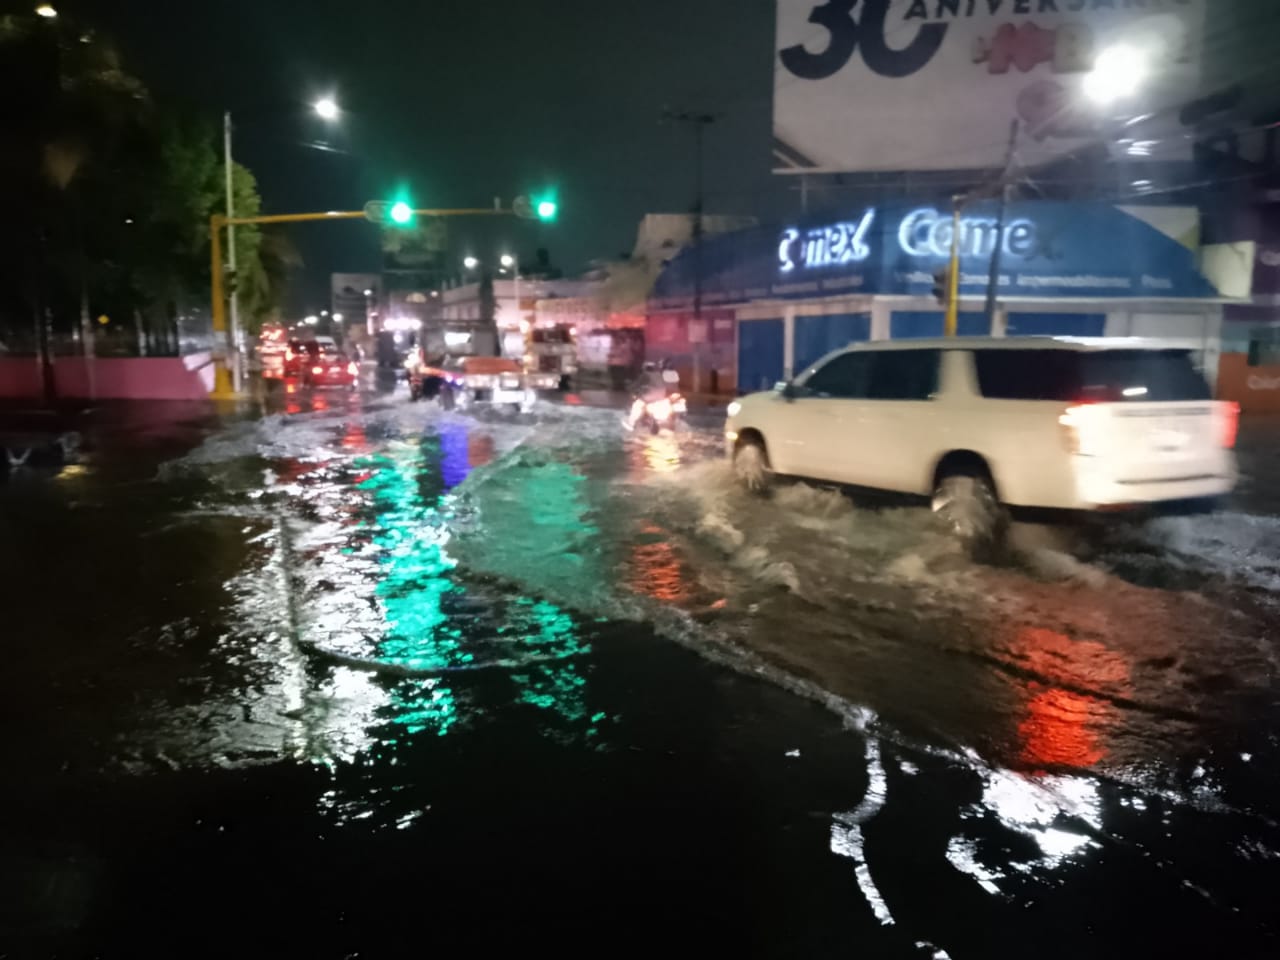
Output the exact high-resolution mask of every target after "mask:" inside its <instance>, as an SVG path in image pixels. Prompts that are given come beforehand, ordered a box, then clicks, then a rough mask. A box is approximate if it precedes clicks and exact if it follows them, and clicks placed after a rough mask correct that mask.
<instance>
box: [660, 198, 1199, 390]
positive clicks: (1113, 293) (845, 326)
mask: <svg viewBox="0 0 1280 960" xmlns="http://www.w3.org/2000/svg"><path fill="white" fill-rule="evenodd" d="M996 216H997V210H996V207H995V205H994V204H975V205H973V206H971V207H969V208H967V209H966V210H965V212H964V216H963V218H962V220H961V227H960V250H961V259H960V296H961V313H960V320H959V333H960V334H961V335H962V336H964V335H987V334H990V335H993V336H1032V335H1044V334H1054V335H1068V336H1147V337H1162V338H1165V339H1167V340H1169V341H1172V342H1176V343H1178V344H1186V345H1189V346H1192V347H1194V348H1195V349H1197V350H1198V351H1199V352H1200V354H1201V356H1202V359H1203V363H1204V365H1205V369H1206V371H1207V372H1209V373H1210V375H1211V376H1212V375H1213V373H1214V372H1216V369H1217V351H1218V349H1219V347H1218V344H1219V338H1220V331H1221V323H1222V308H1223V304H1224V302H1225V300H1224V298H1222V297H1221V296H1220V295H1219V293H1218V291H1217V289H1216V288H1215V287H1214V285H1213V284H1211V283H1210V282H1209V281H1208V280H1207V279H1206V278H1205V277H1204V276H1203V275H1202V274H1201V272H1200V269H1199V265H1198V259H1199V258H1198V254H1197V249H1196V247H1197V243H1198V217H1197V215H1196V212H1195V210H1194V209H1193V208H1173V207H1150V208H1132V207H1128V208H1120V207H1113V206H1108V205H1101V204H1099V205H1090V204H1069V203H1056V202H1027V203H1015V204H1011V205H1010V206H1009V208H1008V211H1007V213H1006V216H1005V225H1004V230H1003V231H1002V232H1001V234H1000V236H999V238H997V230H996ZM952 229H953V227H952V218H951V214H950V212H949V209H948V208H947V205H946V204H920V203H916V204H890V205H882V206H878V207H868V208H865V209H859V210H855V211H852V212H851V214H850V215H849V216H847V217H845V218H841V219H832V218H829V217H828V218H825V219H822V220H814V221H809V222H803V223H796V224H788V225H783V226H780V227H754V228H751V229H749V230H743V231H739V232H736V233H730V234H723V235H719V236H714V237H710V238H707V239H706V240H705V241H704V242H703V243H702V244H701V246H700V247H699V248H697V249H694V248H689V249H686V250H684V251H682V252H681V254H680V255H679V256H678V257H676V258H675V259H674V260H672V262H671V263H670V264H669V265H668V266H667V268H666V269H665V270H664V271H663V273H662V275H661V276H660V277H659V278H658V281H657V284H656V285H655V288H654V292H653V294H652V296H651V298H650V301H649V309H648V312H647V317H646V328H647V335H646V339H647V350H648V355H649V357H650V359H666V360H668V361H670V362H671V363H673V364H674V365H675V366H676V367H677V368H678V369H680V370H681V374H682V380H684V382H686V383H687V384H689V389H692V390H695V391H720V392H733V391H735V390H736V392H738V393H743V392H748V391H751V390H756V389H762V388H767V387H769V386H771V385H772V384H773V383H774V382H776V381H778V380H780V379H785V378H788V377H791V376H793V375H795V374H798V373H800V372H801V371H802V370H804V369H805V368H806V367H807V366H808V365H809V364H811V363H813V362H814V361H815V360H817V359H818V358H820V357H821V356H823V355H824V354H826V353H828V352H829V351H831V350H833V349H836V348H838V347H841V346H844V345H846V344H848V343H851V342H856V341H860V340H872V339H890V338H892V339H900V338H910V337H932V336H941V335H942V324H943V314H942V308H941V307H940V306H939V305H938V303H937V301H936V300H935V299H934V298H933V296H932V293H931V290H932V287H933V282H934V281H933V277H934V274H935V273H936V272H937V271H939V270H942V269H943V268H945V267H946V265H947V262H948V259H949V256H950V249H951V232H952ZM997 242H999V243H1000V260H1001V264H1000V282H999V295H998V296H999V306H998V309H997V310H996V314H995V317H994V319H993V322H992V323H991V324H990V325H989V324H988V321H987V318H986V315H985V313H984V311H983V303H984V299H985V295H986V288H987V278H988V273H989V267H990V263H991V254H992V250H993V248H994V246H995V244H996V243H997ZM699 277H700V281H701V282H700V287H701V291H700V292H701V309H700V310H699V311H696V313H695V310H694V301H695V297H696V295H697V292H698V286H699V284H698V283H697V282H696V281H697V280H698V279H699Z"/></svg>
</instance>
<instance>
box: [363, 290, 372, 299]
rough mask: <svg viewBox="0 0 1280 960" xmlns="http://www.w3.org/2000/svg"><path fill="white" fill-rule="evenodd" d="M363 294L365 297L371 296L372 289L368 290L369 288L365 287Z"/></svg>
mask: <svg viewBox="0 0 1280 960" xmlns="http://www.w3.org/2000/svg"><path fill="white" fill-rule="evenodd" d="M364 295H365V296H366V297H372V296H373V291H372V290H370V289H368V288H366V289H365V291H364Z"/></svg>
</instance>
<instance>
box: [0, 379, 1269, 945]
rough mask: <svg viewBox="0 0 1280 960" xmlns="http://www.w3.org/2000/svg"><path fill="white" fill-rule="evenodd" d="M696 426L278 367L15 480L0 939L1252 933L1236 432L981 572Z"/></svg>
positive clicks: (1251, 482)
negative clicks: (319, 386) (463, 407)
mask: <svg viewBox="0 0 1280 960" xmlns="http://www.w3.org/2000/svg"><path fill="white" fill-rule="evenodd" d="M721 423H722V418H720V419H717V417H716V416H715V415H714V414H713V413H707V414H703V415H701V416H700V417H695V418H694V423H693V425H692V426H691V427H690V428H689V429H688V430H687V431H684V432H681V433H678V434H676V435H670V434H663V435H660V436H654V437H650V436H636V435H632V434H629V433H627V432H626V431H625V430H624V429H623V428H622V426H621V424H620V416H619V412H618V411H617V410H614V409H608V408H603V407H598V406H590V405H587V404H573V403H563V404H560V403H557V404H543V405H542V406H540V407H539V409H537V410H536V411H535V412H533V413H531V414H508V413H501V412H496V411H478V412H471V413H466V414H463V413H456V412H445V411H442V410H440V409H438V408H437V407H436V406H435V405H433V404H409V403H408V402H407V400H406V398H405V397H404V395H403V393H402V392H401V393H396V394H386V393H376V392H372V391H367V392H360V393H351V394H348V393H346V392H342V393H333V394H317V395H315V396H311V395H309V394H306V393H303V394H291V395H287V396H282V397H275V398H273V400H272V402H271V403H270V404H269V405H267V406H266V407H264V408H263V409H261V410H259V411H257V412H256V413H253V414H252V415H250V414H247V413H245V414H242V415H237V416H235V417H231V416H228V417H227V418H226V419H224V420H221V421H219V420H216V419H213V418H208V417H203V416H200V415H198V414H197V413H195V412H187V413H181V412H174V411H170V412H169V414H168V415H167V417H160V418H158V419H157V420H156V421H155V422H153V423H151V424H147V425H139V424H138V423H136V422H133V421H128V422H119V423H113V424H112V425H111V426H110V427H101V428H100V429H98V430H97V431H89V432H87V433H86V441H87V442H86V446H85V453H84V455H83V458H82V462H81V463H78V464H75V465H73V466H71V467H68V468H65V469H63V470H62V471H61V472H52V471H39V470H31V471H26V472H23V473H15V474H14V475H13V476H11V477H10V478H9V480H8V482H7V483H5V484H3V485H0V535H2V542H3V551H0V583H2V584H3V585H4V597H5V602H4V629H3V635H4V637H5V648H6V658H5V669H4V671H3V673H2V674H0V676H2V677H3V681H2V683H3V689H4V697H3V700H2V701H0V704H2V706H0V710H2V711H3V714H4V718H5V730H6V731H7V737H6V742H5V746H6V755H7V764H6V765H7V773H8V779H9V782H10V783H11V784H12V786H11V788H10V789H9V790H8V791H6V794H5V799H4V801H3V805H2V806H0V813H3V817H2V818H0V849H3V850H4V855H3V856H2V857H0V895H2V899H0V902H3V904H4V905H3V907H0V957H26V956H33V957H34V956H60V957H61V956H103V957H117V956H118V957H132V956H143V955H146V956H150V955H166V956H188V955H211V956H231V955H238V956H249V955H259V954H266V953H268V952H270V953H271V954H273V955H282V956H293V955H297V956H311V957H384V956H406V955H410V954H416V953H423V954H425V953H428V952H431V951H433V950H437V951H438V950H441V949H449V950H459V949H462V950H467V951H468V952H470V953H471V954H472V955H487V954H488V953H491V952H496V951H497V950H499V949H513V948H523V949H540V950H542V949H545V950H551V951H553V952H555V953H557V954H562V955H577V954H583V955H591V956H612V955H618V954H630V953H633V952H634V953H641V952H643V953H650V952H652V951H653V950H655V949H658V950H663V951H664V952H668V953H674V954H677V955H680V954H684V953H692V952H694V951H702V950H706V951H715V952H716V953H717V954H728V953H729V952H730V951H733V952H737V953H740V954H741V955H744V956H797V957H800V956H803V957H819V956H820V957H827V956H832V957H834V956H876V957H880V956H886V957H888V956H903V957H925V958H943V957H950V958H954V960H960V958H970V957H972V958H989V957H1022V956H1024V955H1026V954H1027V953H1028V952H1033V953H1034V954H1035V955H1036V956H1053V957H1057V956H1061V957H1083V956H1117V957H1119V956H1150V955H1157V954H1163V955H1167V956H1216V955H1219V954H1221V953H1222V951H1223V948H1224V945H1230V946H1229V947H1227V950H1228V952H1229V953H1230V954H1231V955H1233V956H1240V957H1252V956H1274V955H1276V951H1277V950H1280V921H1278V920H1277V914H1276V911H1275V906H1274V899H1275V898H1274V893H1275V891H1276V890H1277V889H1280V822H1278V820H1280V804H1278V803H1277V801H1276V796H1277V790H1278V788H1280V775H1278V774H1277V769H1278V765H1280V740H1278V736H1280V684H1278V683H1277V665H1278V659H1280V655H1278V652H1277V651H1278V644H1280V641H1278V638H1280V629H1278V628H1280V512H1278V511H1277V509H1276V508H1277V506H1280V504H1277V502H1276V501H1275V499H1274V496H1273V492H1272V490H1271V489H1270V483H1271V481H1270V480H1269V478H1268V475H1267V474H1266V473H1265V472H1264V471H1265V470H1266V469H1267V465H1268V464H1273V463H1274V462H1275V455H1274V450H1273V447H1272V446H1268V444H1272V445H1274V444H1275V443H1276V441H1275V440H1274V438H1273V437H1272V436H1270V435H1269V433H1268V432H1267V431H1257V432H1255V434H1254V435H1250V434H1249V433H1248V432H1247V431H1246V433H1245V434H1244V435H1243V436H1244V440H1245V443H1246V450H1245V451H1243V452H1242V467H1243V469H1244V471H1245V473H1246V477H1245V480H1244V482H1243V483H1242V487H1241V493H1240V495H1239V497H1238V498H1237V502H1235V503H1233V504H1231V505H1230V506H1229V508H1228V509H1227V510H1226V511H1224V512H1223V513H1220V514H1218V515H1215V516H1211V517H1197V518H1169V519H1164V520H1159V521H1155V522H1152V523H1150V524H1148V525H1146V526H1145V527H1138V526H1126V525H1120V524H1110V525H1108V526H1106V527H1102V528H1090V529H1085V530H1064V529H1061V528H1051V527H1041V526H1037V525H1032V524H1019V525H1018V526H1017V527H1016V528H1015V530H1014V535H1013V541H1012V547H1011V549H1010V550H1009V551H1008V553H1007V555H1005V556H1003V557H1001V558H1000V560H999V561H998V562H995V563H991V564H975V563H973V562H971V561H970V560H969V559H967V558H966V556H965V555H964V554H963V553H962V551H961V550H960V549H959V547H958V546H957V545H956V543H955V542H954V541H953V540H952V538H951V537H949V536H948V535H947V534H946V533H945V531H944V530H943V529H942V528H941V527H940V525H938V524H937V523H936V522H935V520H934V518H933V517H932V516H931V515H930V514H928V513H927V512H926V511H924V510H921V509H914V508H904V507H892V508H883V509H873V508H869V507H867V506H865V505H860V504H856V503H854V502H852V501H851V500H850V499H849V498H847V497H846V496H844V495H842V494H840V493H837V492H833V491H828V490H820V489H814V488H811V487H808V486H804V485H789V486H784V487H781V488H780V489H778V490H777V491H776V492H775V494H774V495H773V496H772V497H771V498H769V499H768V500H762V499H758V498H755V497H752V496H750V495H748V494H747V493H745V492H744V491H742V490H740V489H738V487H737V486H736V485H735V484H734V483H733V481H732V478H731V476H730V472H729V468H728V466H727V464H726V463H725V461H724V459H723V455H722V438H721V436H720V428H721ZM1249 444H1252V445H1253V446H1252V447H1249V446H1248V445H1249Z"/></svg>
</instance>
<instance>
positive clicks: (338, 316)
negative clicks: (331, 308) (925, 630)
mask: <svg viewBox="0 0 1280 960" xmlns="http://www.w3.org/2000/svg"><path fill="white" fill-rule="evenodd" d="M333 322H334V323H341V322H342V314H340V313H335V314H334V315H333Z"/></svg>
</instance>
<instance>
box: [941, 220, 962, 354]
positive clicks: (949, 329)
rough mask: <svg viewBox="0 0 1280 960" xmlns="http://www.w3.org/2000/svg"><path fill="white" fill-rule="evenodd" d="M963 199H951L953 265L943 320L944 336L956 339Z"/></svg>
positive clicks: (958, 315) (950, 267)
mask: <svg viewBox="0 0 1280 960" xmlns="http://www.w3.org/2000/svg"><path fill="white" fill-rule="evenodd" d="M963 207H964V199H963V198H962V197H952V198H951V264H950V266H948V267H947V313H946V318H945V319H944V320H943V324H942V333H943V336H947V337H954V336H955V335H956V327H957V326H958V324H959V319H960V211H961V209H963Z"/></svg>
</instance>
